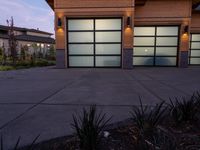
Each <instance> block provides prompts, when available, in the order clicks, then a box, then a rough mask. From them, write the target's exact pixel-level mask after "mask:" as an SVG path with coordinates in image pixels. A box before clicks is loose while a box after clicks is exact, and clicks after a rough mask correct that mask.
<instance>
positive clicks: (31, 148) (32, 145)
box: [0, 135, 40, 150]
mask: <svg viewBox="0 0 200 150" xmlns="http://www.w3.org/2000/svg"><path fill="white" fill-rule="evenodd" d="M39 136H40V135H38V136H37V137H36V138H35V139H34V140H33V142H32V143H31V144H30V145H29V146H27V147H26V148H19V143H20V141H21V137H19V138H18V139H17V142H16V144H15V146H14V147H13V150H19V149H22V150H34V145H35V142H36V141H37V139H38V138H39ZM0 150H4V144H3V136H1V149H0Z"/></svg>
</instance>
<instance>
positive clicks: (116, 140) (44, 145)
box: [20, 93, 200, 150]
mask: <svg viewBox="0 0 200 150" xmlns="http://www.w3.org/2000/svg"><path fill="white" fill-rule="evenodd" d="M199 108H200V94H199V93H195V94H194V95H193V96H191V97H190V98H189V99H185V98H183V99H175V100H173V101H172V100H171V103H165V102H161V103H158V104H157V105H156V106H154V107H152V106H145V105H143V104H142V101H141V100H140V106H133V107H132V109H131V110H129V111H128V112H127V116H128V114H129V117H130V119H127V120H125V121H122V122H118V123H114V124H110V125H108V123H109V122H110V120H111V118H108V117H107V116H106V114H103V113H102V112H101V111H98V110H97V108H96V106H91V107H90V109H89V110H88V109H83V112H82V113H80V114H75V115H73V123H72V128H73V129H74V135H71V136H67V137H60V138H56V139H52V140H49V141H45V142H41V143H38V144H34V143H35V141H36V140H35V141H34V142H33V144H32V145H29V146H28V147H24V148H21V149H20V150H29V148H30V147H32V149H34V150H199V149H200V109H199ZM36 139H37V138H36Z"/></svg>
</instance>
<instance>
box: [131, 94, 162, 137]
mask: <svg viewBox="0 0 200 150" xmlns="http://www.w3.org/2000/svg"><path fill="white" fill-rule="evenodd" d="M163 106H164V102H161V103H159V104H156V106H155V107H153V108H152V107H149V106H144V105H143V104H142V101H141V98H140V107H133V109H132V111H131V115H132V118H133V120H134V122H135V125H136V127H137V128H138V129H139V132H140V133H141V134H143V135H144V136H147V137H152V135H153V134H154V133H155V131H156V127H157V126H158V125H159V124H161V123H162V121H163V119H164V116H165V109H164V107H163Z"/></svg>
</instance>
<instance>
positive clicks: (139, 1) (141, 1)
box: [46, 0, 200, 9]
mask: <svg viewBox="0 0 200 150" xmlns="http://www.w3.org/2000/svg"><path fill="white" fill-rule="evenodd" d="M146 1H147V0H135V5H137V6H144V5H145V3H146ZM46 2H47V3H48V4H49V6H50V7H51V8H52V9H54V0H46ZM199 5H200V0H192V8H193V9H195V8H197V7H198V6H199Z"/></svg>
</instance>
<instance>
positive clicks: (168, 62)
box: [156, 57, 176, 66]
mask: <svg viewBox="0 0 200 150" xmlns="http://www.w3.org/2000/svg"><path fill="white" fill-rule="evenodd" d="M156 65H157V66H176V57H156Z"/></svg>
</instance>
